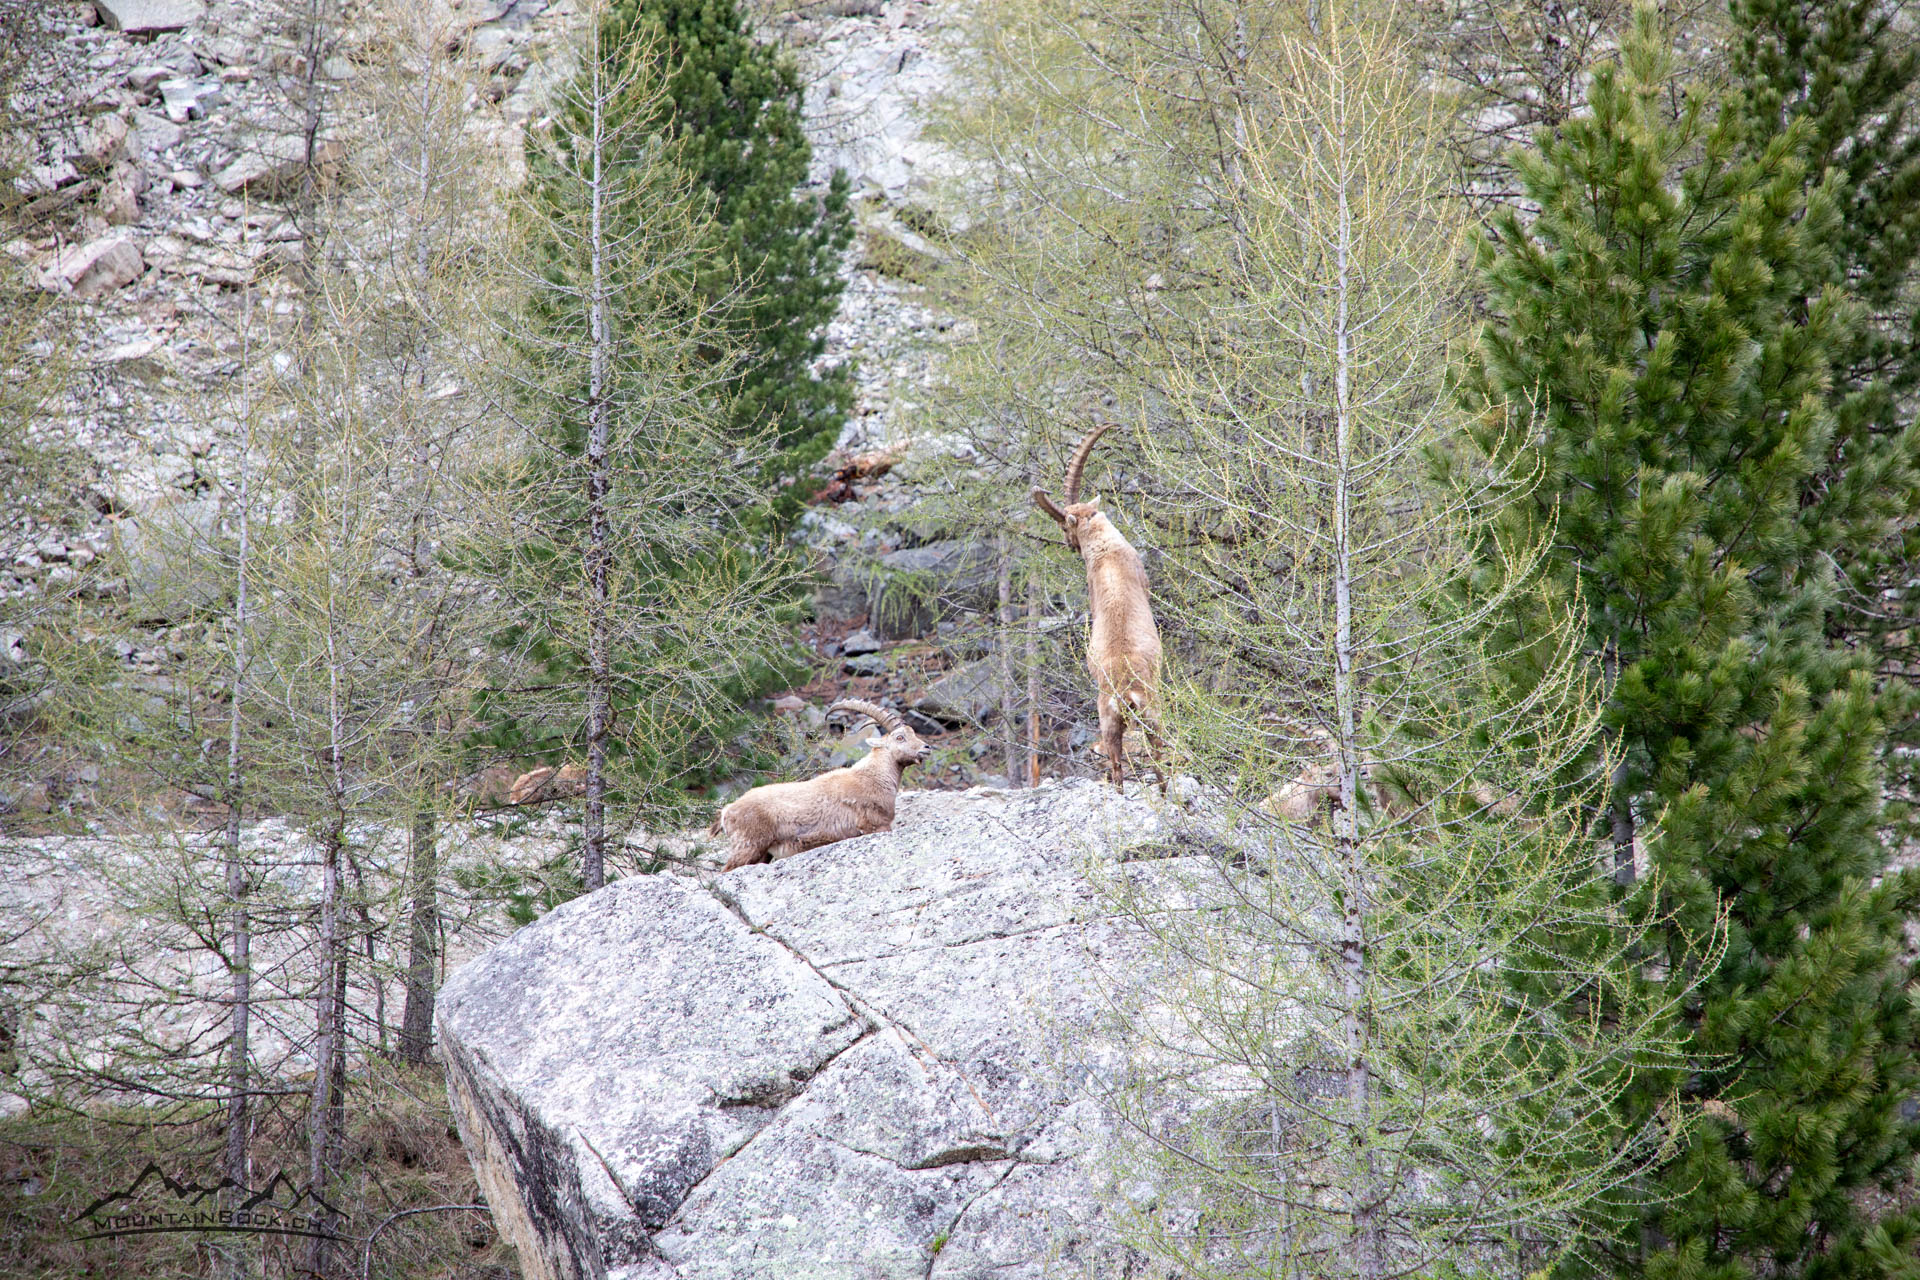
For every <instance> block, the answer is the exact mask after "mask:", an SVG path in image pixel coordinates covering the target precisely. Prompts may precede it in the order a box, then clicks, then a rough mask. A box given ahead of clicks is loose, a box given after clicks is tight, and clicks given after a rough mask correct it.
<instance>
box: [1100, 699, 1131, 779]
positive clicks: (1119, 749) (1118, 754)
mask: <svg viewBox="0 0 1920 1280" xmlns="http://www.w3.org/2000/svg"><path fill="white" fill-rule="evenodd" d="M1100 753H1101V754H1102V755H1104V756H1106V758H1107V781H1108V782H1111V783H1112V784H1113V785H1114V786H1115V787H1124V786H1125V785H1126V781H1127V718H1126V716H1125V715H1124V714H1122V712H1121V710H1120V708H1119V707H1118V706H1117V705H1113V704H1112V703H1109V705H1107V706H1104V707H1102V708H1101V709H1100Z"/></svg>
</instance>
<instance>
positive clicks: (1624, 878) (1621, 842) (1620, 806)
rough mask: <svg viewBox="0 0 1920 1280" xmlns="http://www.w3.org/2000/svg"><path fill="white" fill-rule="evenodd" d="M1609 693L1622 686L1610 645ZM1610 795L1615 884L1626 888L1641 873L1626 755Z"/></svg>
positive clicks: (1612, 777) (1616, 650)
mask: <svg viewBox="0 0 1920 1280" xmlns="http://www.w3.org/2000/svg"><path fill="white" fill-rule="evenodd" d="M1606 671H1607V693H1608V695H1609V696H1611V695H1612V693H1613V690H1614V687H1615V686H1616V685H1618V684H1619V683H1620V647H1619V646H1618V645H1617V644H1609V645H1608V646H1607V654H1606ZM1607 786H1608V788H1609V791H1610V794H1609V796H1608V804H1607V825H1608V827H1609V828H1610V830H1611V835H1612V837H1613V882H1614V883H1615V884H1617V885H1619V886H1620V887H1621V888H1623V889H1625V888H1628V887H1630V886H1631V885H1632V884H1633V882H1634V879H1635V877H1636V875H1637V874H1638V872H1637V870H1636V868H1635V867H1634V864H1633V844H1634V839H1635V835H1636V832H1635V830H1634V821H1633V797H1632V796H1631V795H1629V794H1628V793H1627V758H1626V755H1625V754H1624V753H1623V754H1622V755H1621V757H1620V759H1619V760H1617V761H1615V762H1614V766H1613V771H1612V772H1611V773H1610V774H1608V775H1607Z"/></svg>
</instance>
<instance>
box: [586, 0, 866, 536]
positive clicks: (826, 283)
mask: <svg viewBox="0 0 1920 1280" xmlns="http://www.w3.org/2000/svg"><path fill="white" fill-rule="evenodd" d="M609 22H610V25H611V31H610V33H609V35H610V39H609V40H608V42H607V47H608V48H609V49H610V50H613V51H614V56H615V57H616V58H620V59H630V58H633V57H635V56H646V57H649V58H651V59H652V60H653V61H654V63H655V70H656V74H659V75H661V76H663V77H664V90H665V92H664V94H663V96H662V98H661V100H660V102H659V104H658V106H657V107H656V108H655V112H656V114H655V117H654V118H653V119H651V120H648V121H645V122H644V127H646V128H649V129H659V130H660V131H662V132H663V133H664V134H665V135H666V136H667V137H669V138H671V139H673V140H674V143H675V158H676V160H677V162H678V163H679V164H680V165H681V167H683V168H684V169H686V171H687V172H689V173H690V174H692V175H693V176H694V177H695V178H696V180H697V181H698V182H699V183H700V185H701V186H702V187H703V188H705V190H706V191H707V193H708V195H709V196H710V198H711V202H712V203H711V209H712V214H713V220H714V227H713V232H712V237H713V238H712V243H711V245H710V246H709V251H708V253H707V254H706V255H705V256H704V258H703V261H702V263H701V265H700V267H699V268H698V271H697V283H698V292H699V295H700V297H701V298H702V299H703V300H704V301H706V302H707V303H709V304H711V305H715V306H718V307H720V308H721V309H722V314H723V316H724V325H725V328H726V329H727V330H728V331H729V333H730V334H731V335H732V337H733V339H734V341H735V342H736V343H737V344H738V345H739V346H740V347H741V348H742V349H743V350H744V351H745V352H746V354H747V358H746V360H745V361H744V362H743V363H742V364H741V366H740V367H739V369H738V371H737V373H735V374H734V375H733V376H732V377H731V379H730V384H729V386H728V388H727V392H728V398H729V400H730V402H731V422H732V429H733V430H734V431H735V432H736V433H737V434H741V435H758V434H760V433H762V432H770V433H771V434H772V436H773V439H774V443H775V446H776V448H777V449H778V450H779V451H780V457H779V459H778V461H777V462H776V464H775V466H774V468H773V479H774V480H775V481H776V482H784V481H786V480H788V479H790V478H792V477H796V476H798V475H799V474H800V473H801V472H803V471H804V470H805V469H806V468H807V467H809V466H810V465H812V464H813V463H814V462H817V461H818V460H819V459H820V458H821V457H822V456H824V455H825V453H826V451H827V450H828V449H829V448H831V447H832V445H833V442H834V438H835V437H836V436H837V435H838V434H839V430H840V426H841V424H842V423H843V422H844V421H845V419H846V415H847V411H848V409H849V408H850V407H851V406H852V403H853V384H852V369H851V367H850V366H848V365H844V364H842V365H839V366H835V367H833V368H827V369H821V368H818V367H817V365H818V361H819V360H820V357H821V356H822V355H823V354H824V353H825V351H826V326H827V322H828V321H830V320H831V319H833V316H834V312H835V311H836V309H837V308H838V306H839V302H840V290H841V287H842V281H841V278H840V274H839V265H840V257H841V255H842V254H843V253H844V252H845V250H846V248H847V245H848V244H849V243H850V242H851V240H852V237H853V216H852V212H851V210H850V208H849V206H848V203H847V179H846V175H845V173H843V172H841V171H838V170H836V171H835V172H834V174H833V177H832V179H831V180H830V182H829V183H828V186H827V189H826V191H825V192H824V193H823V194H821V195H819V196H818V197H815V196H811V195H807V194H803V193H801V192H800V188H801V186H802V185H803V184H804V183H806V181H807V171H808V166H809V164H810V163H811V160H812V147H811V146H810V145H809V144H808V142H807V139H806V135H805V132H804V131H803V128H802V123H801V117H800V100H801V84H800V77H799V73H798V72H797V71H796V70H795V68H794V66H793V63H792V62H791V61H790V60H789V59H787V58H785V57H783V56H781V54H780V53H779V51H777V50H776V49H774V48H772V47H769V46H767V45H764V44H762V43H760V42H759V41H757V40H755V39H754V38H753V36H752V34H751V33H750V32H749V31H748V29H747V25H746V22H745V20H744V18H743V16H742V14H741V12H740V9H739V6H738V5H737V4H736V3H735V0H620V3H619V4H618V5H617V6H616V7H615V8H614V10H613V12H612V14H611V16H610V19H609ZM656 34H657V36H658V37H659V38H657V39H656V38H654V36H655V35H656ZM798 505H799V504H798V496H797V495H795V496H794V497H793V498H792V499H790V500H789V501H787V502H785V503H783V504H782V506H783V509H784V515H785V518H788V519H791V518H792V517H793V515H794V514H796V513H797V510H798Z"/></svg>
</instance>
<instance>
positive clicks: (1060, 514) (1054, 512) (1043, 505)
mask: <svg viewBox="0 0 1920 1280" xmlns="http://www.w3.org/2000/svg"><path fill="white" fill-rule="evenodd" d="M1033 505H1034V506H1036V507H1039V508H1040V509H1041V510H1042V511H1044V512H1046V513H1047V514H1048V515H1050V516H1052V517H1053V522H1054V523H1055V524H1057V525H1061V526H1063V527H1064V526H1065V525H1066V523H1067V513H1066V512H1064V511H1062V510H1061V509H1060V508H1058V507H1056V506H1054V505H1053V499H1052V498H1049V497H1048V496H1047V491H1046V490H1045V489H1041V488H1039V487H1037V486H1036V487H1035V489H1034V491H1033Z"/></svg>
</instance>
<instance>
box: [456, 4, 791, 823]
mask: <svg viewBox="0 0 1920 1280" xmlns="http://www.w3.org/2000/svg"><path fill="white" fill-rule="evenodd" d="M601 34H602V35H603V36H604V35H606V34H608V30H605V29H603V30H602V31H601ZM638 38H639V37H638V36H637V35H636V36H635V39H638ZM651 38H652V39H656V40H657V37H651ZM653 49H654V46H653V45H649V44H645V43H629V44H627V45H623V46H621V48H620V56H619V57H614V56H612V55H609V56H605V57H601V58H600V59H598V61H597V62H596V61H594V60H592V59H590V64H589V66H588V67H587V69H586V70H583V72H582V73H581V75H580V77H579V78H578V79H577V80H576V81H575V83H574V84H573V85H572V86H570V88H569V91H568V93H567V96H566V97H565V99H564V100H563V102H562V103H561V106H560V109H559V110H558V111H557V112H556V122H557V123H556V126H555V129H554V130H553V132H552V135H551V138H550V139H549V140H548V141H547V142H546V143H544V144H536V145H534V146H533V147H532V148H530V155H529V161H530V163H529V168H530V172H531V180H530V182H529V184H528V189H527V193H526V197H525V200H524V203H523V206H522V208H521V210H520V219H519V221H520V225H521V229H522V231H523V233H524V234H525V235H526V236H527V240H528V244H529V255H530V260H531V261H532V262H533V263H535V265H536V269H535V270H534V271H531V272H529V273H528V274H527V277H526V279H525V282H524V284H525V297H524V307H523V313H522V319H521V320H520V321H519V323H518V327H517V328H516V330H515V332H514V334H513V340H514V344H515V346H516V348H517V354H518V357H519V360H518V369H519V393H518V397H517V405H516V409H517V412H518V413H519V414H520V416H521V418H522V421H523V422H524V424H525V426H526V428H527V434H526V437H525V438H524V439H523V440H520V441H518V442H515V443H514V444H513V445H511V446H510V447H509V449H508V450H507V455H506V458H505V461H503V463H502V465H501V469H500V472H499V474H498V475H497V476H496V477H495V478H494V487H495V488H496V489H497V491H498V492H499V494H500V495H501V500H502V505H503V507H504V510H503V511H502V512H501V515H500V519H499V520H498V521H497V528H496V529H495V530H494V531H493V534H492V536H491V537H490V538H488V539H485V540H483V541H482V542H481V543H479V544H476V545H473V546H469V547H465V548H463V549H462V550H461V551H460V553H459V554H460V556H461V559H462V564H463V565H465V566H466V567H469V568H472V569H475V570H478V571H481V572H484V573H485V574H486V575H487V576H488V577H489V578H490V579H492V580H493V581H494V582H495V583H496V584H498V585H499V586H500V587H501V588H502V589H503V590H504V591H505V592H506V594H507V595H508V596H509V597H510V598H511V599H512V600H513V602H514V605H515V617H514V619H513V621H512V622H511V623H510V624H509V625H508V626H506V627H504V628H502V630H501V631H500V632H499V633H498V635H497V636H496V637H495V638H496V641H497V643H498V645H499V646H500V647H501V649H502V650H503V651H504V652H506V653H507V654H509V655H511V657H512V660H513V661H514V663H515V664H516V666H517V668H518V678H514V679H509V680H502V681H498V682H495V683H494V684H493V685H491V686H489V687H488V688H486V689H484V690H482V691H481V692H480V693H479V694H478V695H477V698H476V712H477V718H478V720H479V721H480V723H481V724H482V726H483V728H482V730H481V733H480V736H481V738H482V740H483V741H484V742H485V743H487V744H488V745H490V746H491V747H493V748H494V749H495V750H496V751H498V752H499V753H502V754H506V755H513V756H535V757H539V758H544V759H548V760H550V761H552V762H554V763H559V762H560V761H562V760H564V759H566V758H568V757H574V756H578V755H579V754H581V753H582V751H583V750H584V751H585V752H586V754H587V755H588V763H589V766H590V767H591V764H592V748H593V743H592V742H591V733H590V726H591V724H592V715H593V711H592V702H593V699H594V698H595V697H597V696H602V694H601V693H599V692H596V691H597V690H603V691H604V695H603V696H604V697H605V698H606V700H607V702H606V707H607V712H608V715H609V718H610V722H611V723H610V726H609V727H608V728H607V730H606V733H605V736H604V738H603V741H602V744H601V745H602V749H603V750H604V753H605V761H606V768H607V773H606V778H607V785H608V791H607V795H606V799H607V800H608V802H610V803H612V804H614V805H616V806H619V807H620V808H621V809H623V810H624V811H626V812H627V813H628V814H629V815H631V816H633V817H635V818H644V819H645V820H649V821H652V820H659V821H665V822H677V821H680V820H683V819H684V818H685V816H686V810H687V808H688V806H689V804H690V797H689V794H688V790H689V788H695V787H699V786H701V785H704V784H705V783H707V782H709V781H711V780H712V779H713V777H714V776H715V775H716V774H717V773H723V772H729V771H731V769H732V767H733V765H732V762H731V760H730V759H729V757H730V755H731V754H732V752H733V745H732V739H733V738H734V737H735V736H736V735H737V734H738V733H739V732H740V730H741V728H742V727H743V725H744V723H745V720H746V712H745V710H744V707H743V704H744V703H745V702H746V701H747V700H748V699H749V698H751V697H752V696H754V695H756V694H758V693H760V692H762V691H764V690H765V689H767V688H770V687H774V686H777V685H779V684H783V683H786V682H788V681H790V680H791V679H792V678H793V676H794V674H795V669H794V667H793V665H792V659H791V657H790V656H789V653H788V649H787V642H786V641H785V639H784V635H783V631H784V628H785V626H786V625H787V624H789V623H790V622H791V621H792V617H791V614H792V612H793V610H792V607H790V606H789V607H786V608H783V607H781V604H780V602H781V601H783V600H785V599H787V598H788V597H789V596H790V594H791V592H790V587H791V583H792V576H791V575H792V568H791V565H790V563H789V561H788V559H787V558H786V557H785V556H784V555H783V554H782V552H781V550H780V547H779V546H778V544H777V542H776V541H775V540H774V539H773V537H772V536H771V534H770V532H769V530H770V529H771V526H772V522H771V521H770V520H769V519H768V517H767V512H768V506H769V497H768V494H767V493H766V491H765V489H764V488H763V487H762V486H761V485H759V484H758V482H757V481H756V479H755V476H754V475H753V466H754V464H756V463H758V462H760V461H762V460H764V459H765V457H766V456H767V454H768V451H769V449H770V447H771V445H770V443H769V441H768V439H767V436H766V433H765V432H762V433H760V434H758V435H744V434H742V432H741V431H739V430H729V413H730V410H731V401H730V400H729V399H728V395H729V392H730V388H731V386H732V384H733V382H734V381H735V380H736V378H737V374H738V370H739V369H740V368H741V367H742V365H743V364H744V363H745V356H744V354H743V353H742V352H741V350H740V349H739V348H738V347H737V346H736V345H735V344H734V343H733V342H732V341H731V339H730V337H729V334H728V331H727V326H726V316H725V314H724V312H723V310H722V309H719V308H716V307H715V306H714V305H713V304H711V302H710V301H709V300H707V299H706V298H705V297H703V295H702V292H701V286H700V283H699V281H698V278H697V277H698V272H699V265H700V264H701V263H702V262H704V261H705V260H706V259H707V258H708V257H709V255H710V252H711V246H712V244H713V240H714V236H715V235H717V234H718V231H717V229H716V228H717V224H716V223H715V222H714V220H713V219H712V218H711V217H710V216H709V213H708V211H707V208H706V204H707V202H706V200H705V199H704V198H703V197H702V196H701V194H700V191H699V188H698V186H697V184H696V182H695V181H694V180H693V179H692V178H691V177H690V176H689V175H688V174H687V173H686V172H685V170H684V169H682V168H681V167H680V165H678V164H677V163H676V162H675V160H674V154H675V153H674V151H673V149H671V148H669V147H666V146H663V145H662V142H661V139H660V138H659V136H658V135H657V134H655V133H651V132H648V131H647V130H645V129H644V128H643V127H642V126H643V125H644V124H645V123H646V122H648V121H651V120H654V119H656V118H657V117H658V116H659V114H660V112H661V111H662V110H663V109H664V108H663V103H664V102H665V97H664V87H663V83H662V81H661V79H660V77H659V74H658V58H657V56H656V55H655V53H654V52H653ZM623 59H624V62H623ZM596 298H598V299H600V300H601V301H600V307H601V309H600V311H599V317H600V318H599V319H596V303H595V299H596ZM596 424H598V429H599V430H602V431H604V432H605V434H606V441H605V444H604V449H603V452H601V453H598V454H596V452H595V447H594V445H593V439H594V432H595V430H596ZM596 527H597V528H599V530H600V532H599V533H596V532H595V530H596ZM596 538H598V539H599V540H600V541H598V542H596ZM602 556H603V557H604V560H600V561H597V560H596V557H602ZM597 563H598V564H599V566H600V567H596V564H597ZM597 646H604V652H605V658H604V670H598V671H597V670H596V668H595V663H594V657H593V655H594V653H595V651H596V647H597ZM591 786H592V782H591V780H590V781H589V788H591ZM590 800H591V796H590Z"/></svg>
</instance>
